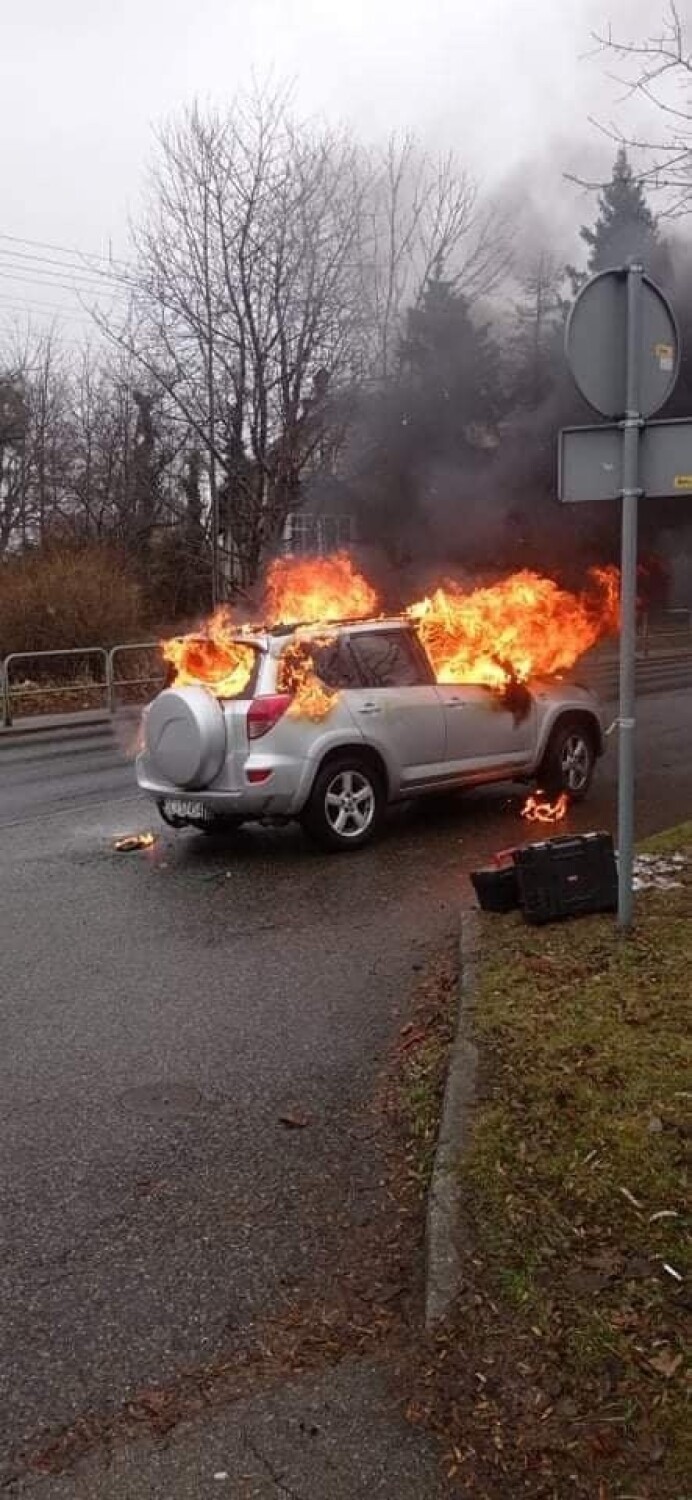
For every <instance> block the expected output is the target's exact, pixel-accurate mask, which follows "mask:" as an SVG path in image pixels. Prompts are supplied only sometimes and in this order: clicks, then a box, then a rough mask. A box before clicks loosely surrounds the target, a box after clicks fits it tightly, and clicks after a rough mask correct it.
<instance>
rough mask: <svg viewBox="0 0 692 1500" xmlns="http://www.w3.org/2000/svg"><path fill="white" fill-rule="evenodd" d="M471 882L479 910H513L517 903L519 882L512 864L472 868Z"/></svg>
mask: <svg viewBox="0 0 692 1500" xmlns="http://www.w3.org/2000/svg"><path fill="white" fill-rule="evenodd" d="M471 884H472V885H473V888H474V890H475V892H476V895H477V897H478V905H479V906H480V908H481V911H515V910H516V908H517V907H518V905H519V883H518V881H517V872H516V869H515V866H514V865H513V864H506V865H491V866H489V867H488V869H487V870H474V872H473V874H472V876H471Z"/></svg>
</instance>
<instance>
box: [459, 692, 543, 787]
mask: <svg viewBox="0 0 692 1500" xmlns="http://www.w3.org/2000/svg"><path fill="white" fill-rule="evenodd" d="M437 692H438V693H439V696H440V702H441V704H442V709H443V713H444V717H445V728H446V755H447V766H448V770H449V771H450V772H451V773H452V774H453V775H454V776H458V777H459V779H460V780H464V781H486V780H487V781H494V780H497V779H498V778H499V777H501V776H502V774H503V773H505V772H506V773H507V775H508V776H510V775H512V774H513V773H516V772H517V771H521V770H522V769H524V768H526V767H528V766H529V765H530V764H531V762H532V759H533V753H534V742H535V737H536V704H535V702H534V699H533V697H532V695H531V694H530V693H529V691H528V689H523V688H520V689H518V690H516V691H513V692H512V693H510V694H508V695H503V694H502V693H500V692H498V690H497V689H496V688H490V687H484V686H483V685H482V684H479V683H472V682H469V683H456V684H455V683H449V684H446V683H440V684H439V685H438V688H437Z"/></svg>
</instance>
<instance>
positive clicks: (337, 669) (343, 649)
mask: <svg viewBox="0 0 692 1500" xmlns="http://www.w3.org/2000/svg"><path fill="white" fill-rule="evenodd" d="M312 659H313V662H314V664H315V672H316V673H317V676H318V677H319V679H320V682H323V683H324V685H325V687H329V688H335V689H337V690H338V689H339V688H354V687H361V685H362V678H361V675H360V672H359V671H358V663H357V661H356V659H355V657H354V655H353V652H352V651H351V648H350V646H349V643H348V641H346V640H344V638H343V636H337V637H335V639H333V640H328V641H325V642H324V643H323V644H321V645H319V646H315V647H314V649H313V651H312Z"/></svg>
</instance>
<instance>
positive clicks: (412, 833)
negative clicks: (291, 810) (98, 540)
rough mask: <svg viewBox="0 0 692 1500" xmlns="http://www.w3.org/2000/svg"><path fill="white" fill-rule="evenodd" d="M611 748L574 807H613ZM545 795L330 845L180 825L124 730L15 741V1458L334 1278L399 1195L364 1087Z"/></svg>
mask: <svg viewBox="0 0 692 1500" xmlns="http://www.w3.org/2000/svg"><path fill="white" fill-rule="evenodd" d="M691 699H692V694H691V693H689V692H684V693H679V694H669V695H666V696H661V697H652V698H649V699H646V700H645V701H644V702H643V703H642V704H641V707H640V727H639V782H638V831H639V833H640V834H643V833H646V832H649V831H653V830H654V829H656V828H659V827H663V826H665V825H667V824H670V823H672V822H676V821H679V820H681V819H682V818H685V817H688V818H689V817H691V816H692V756H691V754H690V745H691V743H692V702H691ZM614 770H615V766H614V756H613V754H612V752H611V755H610V756H609V757H608V760H607V763H606V764H605V765H604V766H603V767H602V768H601V771H600V774H599V778H598V782H597V784H596V785H595V787H594V790H593V793H592V796H591V798H590V800H589V802H588V803H587V804H586V805H585V806H584V807H583V808H581V809H579V810H578V811H577V812H576V813H575V814H574V815H572V816H571V818H570V821H569V822H568V824H567V825H565V826H566V828H568V829H569V828H574V829H576V828H579V829H586V828H594V827H612V826H613V819H614V805H615V780H614ZM521 800H522V799H521V797H517V796H516V795H514V794H513V793H512V791H511V789H509V790H507V789H502V790H498V791H493V792H492V793H484V794H483V795H477V796H472V797H471V796H469V797H465V798H458V799H445V801H444V803H439V804H438V803H434V802H433V803H430V802H428V803H426V804H425V805H419V806H418V807H417V808H408V809H398V810H396V811H395V812H394V813H393V814H392V815H391V817H390V819H389V822H388V826H387V830H386V833H385V836H384V838H383V839H382V841H381V842H380V843H379V844H378V845H376V846H374V847H373V848H371V849H369V850H367V851H364V852H363V853H362V854H360V855H358V856H354V857H351V858H348V857H346V858H334V857H331V858H330V857H329V856H325V855H322V854H317V853H315V852H314V851H313V850H312V849H310V847H309V846H308V845H307V844H306V843H305V841H304V840H303V837H302V835H301V833H300V832H299V830H297V829H295V828H289V829H286V830H281V831H264V830H260V829H248V830H247V831H242V832H241V834H240V835H238V836H237V838H236V839H235V840H234V841H233V843H231V844H228V843H226V844H223V843H217V842H215V841H214V840H211V839H207V838H205V837H204V836H203V835H198V834H195V833H185V834H183V835H174V834H170V833H168V832H167V831H166V830H163V829H161V830H160V829H159V828H158V827H157V825H156V814H155V812H153V810H152V809H151V808H150V807H149V806H148V805H147V804H146V803H143V802H141V801H139V800H138V798H137V797H136V796H134V795H133V792H132V769H131V766H129V765H128V764H126V763H125V762H124V761H123V760H122V757H121V756H120V754H119V751H118V749H117V747H116V746H115V745H114V743H113V741H112V738H111V737H110V734H109V731H108V730H105V731H103V730H98V731H96V732H89V733H87V732H86V731H85V732H84V733H83V734H80V735H79V736H78V738H77V739H76V740H75V739H72V740H70V739H63V740H62V741H61V740H55V739H51V740H50V742H47V741H46V742H44V741H42V740H41V738H40V737H39V738H38V740H32V741H31V742H30V741H17V742H13V743H12V744H9V745H8V744H3V745H1V746H0V850H1V854H0V898H1V905H0V914H1V923H2V926H1V960H2V969H1V974H0V1202H1V1203H2V1215H1V1216H0V1265H1V1266H2V1272H1V1276H2V1295H1V1300H2V1319H1V1328H0V1340H1V1341H2V1349H1V1350H0V1389H1V1391H2V1401H1V1405H2V1411H3V1415H2V1441H1V1442H0V1451H2V1453H3V1454H5V1455H7V1454H9V1453H10V1451H11V1450H12V1449H13V1448H17V1447H19V1448H21V1447H22V1446H23V1445H24V1444H27V1443H30V1444H32V1445H33V1444H34V1443H35V1442H37V1441H38V1440H40V1438H41V1435H42V1434H45V1433H46V1432H48V1431H50V1430H52V1429H54V1428H55V1427H57V1426H60V1425H61V1424H63V1423H68V1422H70V1421H72V1420H74V1418H75V1417H77V1416H78V1415H79V1414H80V1412H83V1411H87V1410H90V1409H93V1408H95V1407H96V1408H104V1409H109V1408H111V1407H114V1406H116V1405H119V1404H120V1403H121V1402H122V1401H123V1400H125V1399H126V1398H127V1396H128V1394H130V1393H131V1392H132V1391H134V1390H135V1389H137V1388H138V1387H141V1386H146V1385H152V1384H155V1383H157V1382H159V1381H162V1380H166V1379H169V1378H171V1377H173V1376H174V1375H175V1372H176V1370H178V1369H179V1368H180V1367H181V1366H184V1365H189V1364H191V1363H195V1362H199V1361H203V1360H205V1359H207V1358H209V1357H210V1356H212V1355H213V1354H214V1353H215V1352H216V1351H217V1350H218V1349H219V1348H221V1347H223V1345H224V1341H226V1340H227V1339H229V1338H232V1339H237V1338H238V1337H239V1336H241V1335H242V1332H243V1330H244V1329H247V1328H248V1327H249V1326H250V1325H251V1324H252V1321H253V1320H254V1319H256V1318H257V1317H259V1316H262V1315H264V1314H266V1313H268V1312H272V1311H274V1310H276V1309H278V1308H280V1307H281V1306H282V1305H283V1303H284V1302H286V1301H287V1300H290V1299H291V1298H293V1297H299V1296H301V1295H303V1294H307V1293H309V1292H310V1291H311V1290H314V1289H315V1288H319V1287H320V1285H321V1284H322V1282H323V1280H324V1278H326V1277H328V1275H329V1267H330V1265H331V1264H332V1260H333V1254H334V1250H335V1245H336V1243H337V1241H338V1240H340V1239H342V1238H343V1236H344V1235H345V1234H347V1233H348V1232H349V1226H350V1225H352V1224H353V1223H359V1222H361V1223H362V1222H364V1221H367V1217H368V1214H369V1212H370V1209H371V1206H372V1204H373V1202H374V1200H375V1198H376V1195H377V1192H378V1186H379V1181H380V1163H379V1161H378V1158H377V1150H376V1148H373V1147H371V1145H370V1143H369V1138H368V1133H367V1129H366V1126H365V1124H364V1121H363V1115H362V1107H363V1105H364V1104H365V1103H366V1102H367V1100H368V1099H369V1097H370V1094H371V1091H372V1088H373V1085H374V1082H375V1079H376V1077H377V1074H378V1071H379V1069H380V1068H381V1066H382V1064H383V1061H384V1059H385V1058H386V1056H387V1054H388V1051H389V1048H390V1047H391V1044H392V1041H393V1039H394V1038H395V1036H396V1034H397V1032H398V1030H399V1028H400V1027H401V1025H402V1024H403V1023H404V1021H405V1020H406V1017H407V1007H408V1004H409V999H410V994H411V988H412V984H413V982H414V980H415V976H416V973H417V972H418V970H419V968H420V965H421V964H424V963H425V961H426V958H427V956H428V954H430V953H431V952H432V951H434V949H435V947H436V945H438V944H440V943H442V942H445V941H446V940H447V939H448V938H449V936H450V934H453V933H454V931H455V928H456V925H457V922H458V912H459V906H460V903H461V902H462V901H466V900H468V899H469V885H468V872H469V870H470V869H473V868H474V867H475V866H476V865H477V864H478V863H480V862H482V861H483V860H484V859H485V857H486V856H487V854H488V853H489V852H491V851H492V850H493V849H495V848H498V847H503V846H506V845H507V844H508V843H511V842H513V841H516V840H517V839H521V838H522V837H524V838H525V837H528V834H527V831H526V829H525V828H524V826H523V825H522V824H521V822H520V821H519V818H518V807H519V803H520V801H521ZM149 827H157V833H160V836H159V838H158V840H157V843H156V845H155V847H154V848H153V849H152V850H151V851H148V852H146V853H143V854H137V855H118V854H116V853H114V851H113V848H112V844H113V839H114V838H115V837H116V836H117V835H118V834H120V833H126V832H131V831H133V830H135V829H140V828H149ZM296 1110H298V1111H299V1112H301V1113H303V1114H304V1115H305V1116H307V1117H308V1118H309V1121H310V1124H309V1126H308V1128H306V1129H301V1130H296V1131H287V1130H286V1128H285V1126H284V1125H283V1124H282V1123H281V1119H280V1117H281V1115H285V1114H286V1113H288V1114H290V1113H291V1112H293V1111H296ZM9 1472H11V1470H10V1471H9Z"/></svg>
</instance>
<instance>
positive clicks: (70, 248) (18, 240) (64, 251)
mask: <svg viewBox="0 0 692 1500" xmlns="http://www.w3.org/2000/svg"><path fill="white" fill-rule="evenodd" d="M0 240H10V241H11V242H12V244H14V245H32V246H33V247H34V248H35V249H37V250H56V251H57V252H58V254H60V255H77V256H85V257H86V258H87V259H88V260H100V261H103V262H104V263H105V264H106V265H108V266H114V265H121V266H127V265H129V266H132V261H126V260H117V259H116V260H114V259H113V257H112V256H110V255H99V254H98V253H97V252H96V251H92V250H80V249H79V248H78V247H77V246H76V245H55V244H52V243H51V241H50V240H31V239H26V238H24V237H23V236H22V235H19V234H4V233H0Z"/></svg>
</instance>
